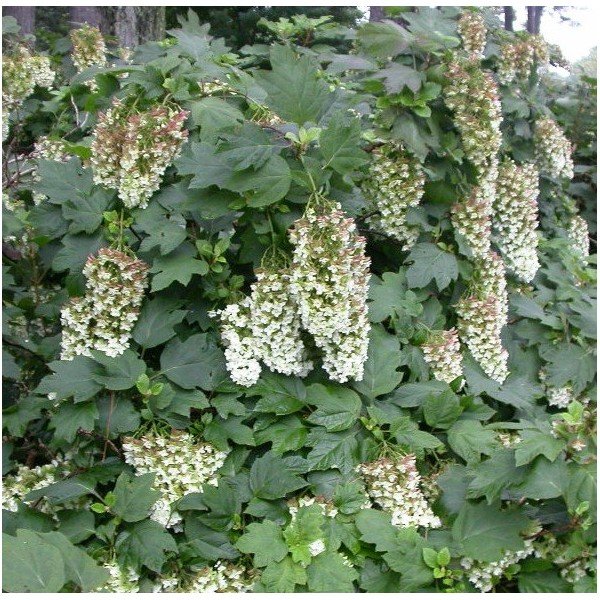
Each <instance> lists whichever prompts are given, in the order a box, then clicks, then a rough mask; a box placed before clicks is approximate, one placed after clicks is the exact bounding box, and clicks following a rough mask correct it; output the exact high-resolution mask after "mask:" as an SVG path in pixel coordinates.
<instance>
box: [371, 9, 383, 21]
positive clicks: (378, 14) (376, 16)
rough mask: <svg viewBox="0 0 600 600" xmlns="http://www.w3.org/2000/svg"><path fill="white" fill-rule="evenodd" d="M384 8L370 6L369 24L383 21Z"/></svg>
mask: <svg viewBox="0 0 600 600" xmlns="http://www.w3.org/2000/svg"><path fill="white" fill-rule="evenodd" d="M384 16H385V15H384V14H383V6H369V22H370V23H374V22H377V21H383V18H384Z"/></svg>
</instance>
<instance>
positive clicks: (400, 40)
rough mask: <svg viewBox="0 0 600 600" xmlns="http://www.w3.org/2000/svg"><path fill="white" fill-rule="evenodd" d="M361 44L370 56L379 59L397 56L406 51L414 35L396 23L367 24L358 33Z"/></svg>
mask: <svg viewBox="0 0 600 600" xmlns="http://www.w3.org/2000/svg"><path fill="white" fill-rule="evenodd" d="M357 38H358V42H359V44H360V45H361V46H362V47H363V48H364V49H365V51H366V52H367V53H368V54H371V55H373V56H376V57H378V58H387V57H388V56H392V57H393V56H396V55H397V54H400V53H401V52H403V51H404V50H406V49H407V48H408V46H409V44H410V42H411V39H412V35H411V34H410V32H409V31H408V30H407V29H406V28H405V27H401V26H400V25H398V24H397V23H395V22H394V21H387V20H386V21H384V22H382V23H365V24H364V25H363V26H362V27H361V28H360V29H359V30H358V32H357Z"/></svg>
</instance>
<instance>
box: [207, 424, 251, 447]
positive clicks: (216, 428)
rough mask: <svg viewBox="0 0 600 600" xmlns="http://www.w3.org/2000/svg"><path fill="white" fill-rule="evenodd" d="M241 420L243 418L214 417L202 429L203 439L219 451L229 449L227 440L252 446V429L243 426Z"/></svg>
mask: <svg viewBox="0 0 600 600" xmlns="http://www.w3.org/2000/svg"><path fill="white" fill-rule="evenodd" d="M243 420H244V417H229V418H228V419H223V418H222V417H216V418H215V419H213V420H212V421H211V422H210V423H209V424H208V425H207V426H206V427H205V428H204V437H205V438H206V441H207V442H210V443H211V444H213V445H214V446H216V447H217V448H218V449H219V450H228V449H229V445H228V444H227V440H232V441H233V442H235V443H236V444H242V445H245V446H254V445H255V441H254V436H253V434H252V429H250V427H248V426H247V425H244V424H243V423H242V421H243Z"/></svg>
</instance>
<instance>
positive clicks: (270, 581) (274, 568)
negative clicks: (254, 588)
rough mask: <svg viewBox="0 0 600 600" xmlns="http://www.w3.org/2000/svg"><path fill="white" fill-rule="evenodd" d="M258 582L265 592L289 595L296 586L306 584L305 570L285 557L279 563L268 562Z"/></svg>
mask: <svg viewBox="0 0 600 600" xmlns="http://www.w3.org/2000/svg"><path fill="white" fill-rule="evenodd" d="M260 582H261V583H262V584H263V585H264V587H265V591H266V592H272V593H278V594H291V593H293V592H294V591H295V589H296V585H304V584H305V583H306V569H305V568H304V567H302V566H301V565H299V564H297V563H295V562H294V561H293V560H292V559H291V558H290V557H289V556H286V557H285V558H284V559H283V560H282V561H280V562H269V564H268V565H267V567H266V569H265V570H264V571H263V572H262V576H261V578H260Z"/></svg>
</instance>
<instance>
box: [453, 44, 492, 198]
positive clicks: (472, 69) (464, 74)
mask: <svg viewBox="0 0 600 600" xmlns="http://www.w3.org/2000/svg"><path fill="white" fill-rule="evenodd" d="M447 77H448V79H449V83H448V84H447V85H446V86H445V87H444V95H445V101H446V104H447V106H448V108H450V109H451V110H452V111H453V112H454V122H455V124H456V127H457V129H458V131H459V132H460V135H461V138H462V146H463V149H464V152H465V157H466V158H467V159H468V160H469V161H470V162H471V163H473V165H474V166H475V168H476V170H477V178H478V182H477V183H478V185H479V187H480V188H481V191H480V195H481V197H483V198H484V199H486V200H487V201H488V202H491V203H493V200H494V196H495V185H496V179H497V178H498V151H499V150H500V146H501V144H502V134H501V132H500V124H501V123H502V107H501V105H500V97H499V94H498V87H497V85H496V83H495V81H494V79H493V77H492V76H491V74H490V73H487V72H485V71H483V70H482V69H481V66H480V65H479V63H478V62H476V61H474V62H470V61H468V60H467V61H465V60H463V59H460V58H459V57H457V56H455V58H454V60H453V61H452V62H451V63H450V64H449V65H448V73H447Z"/></svg>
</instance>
